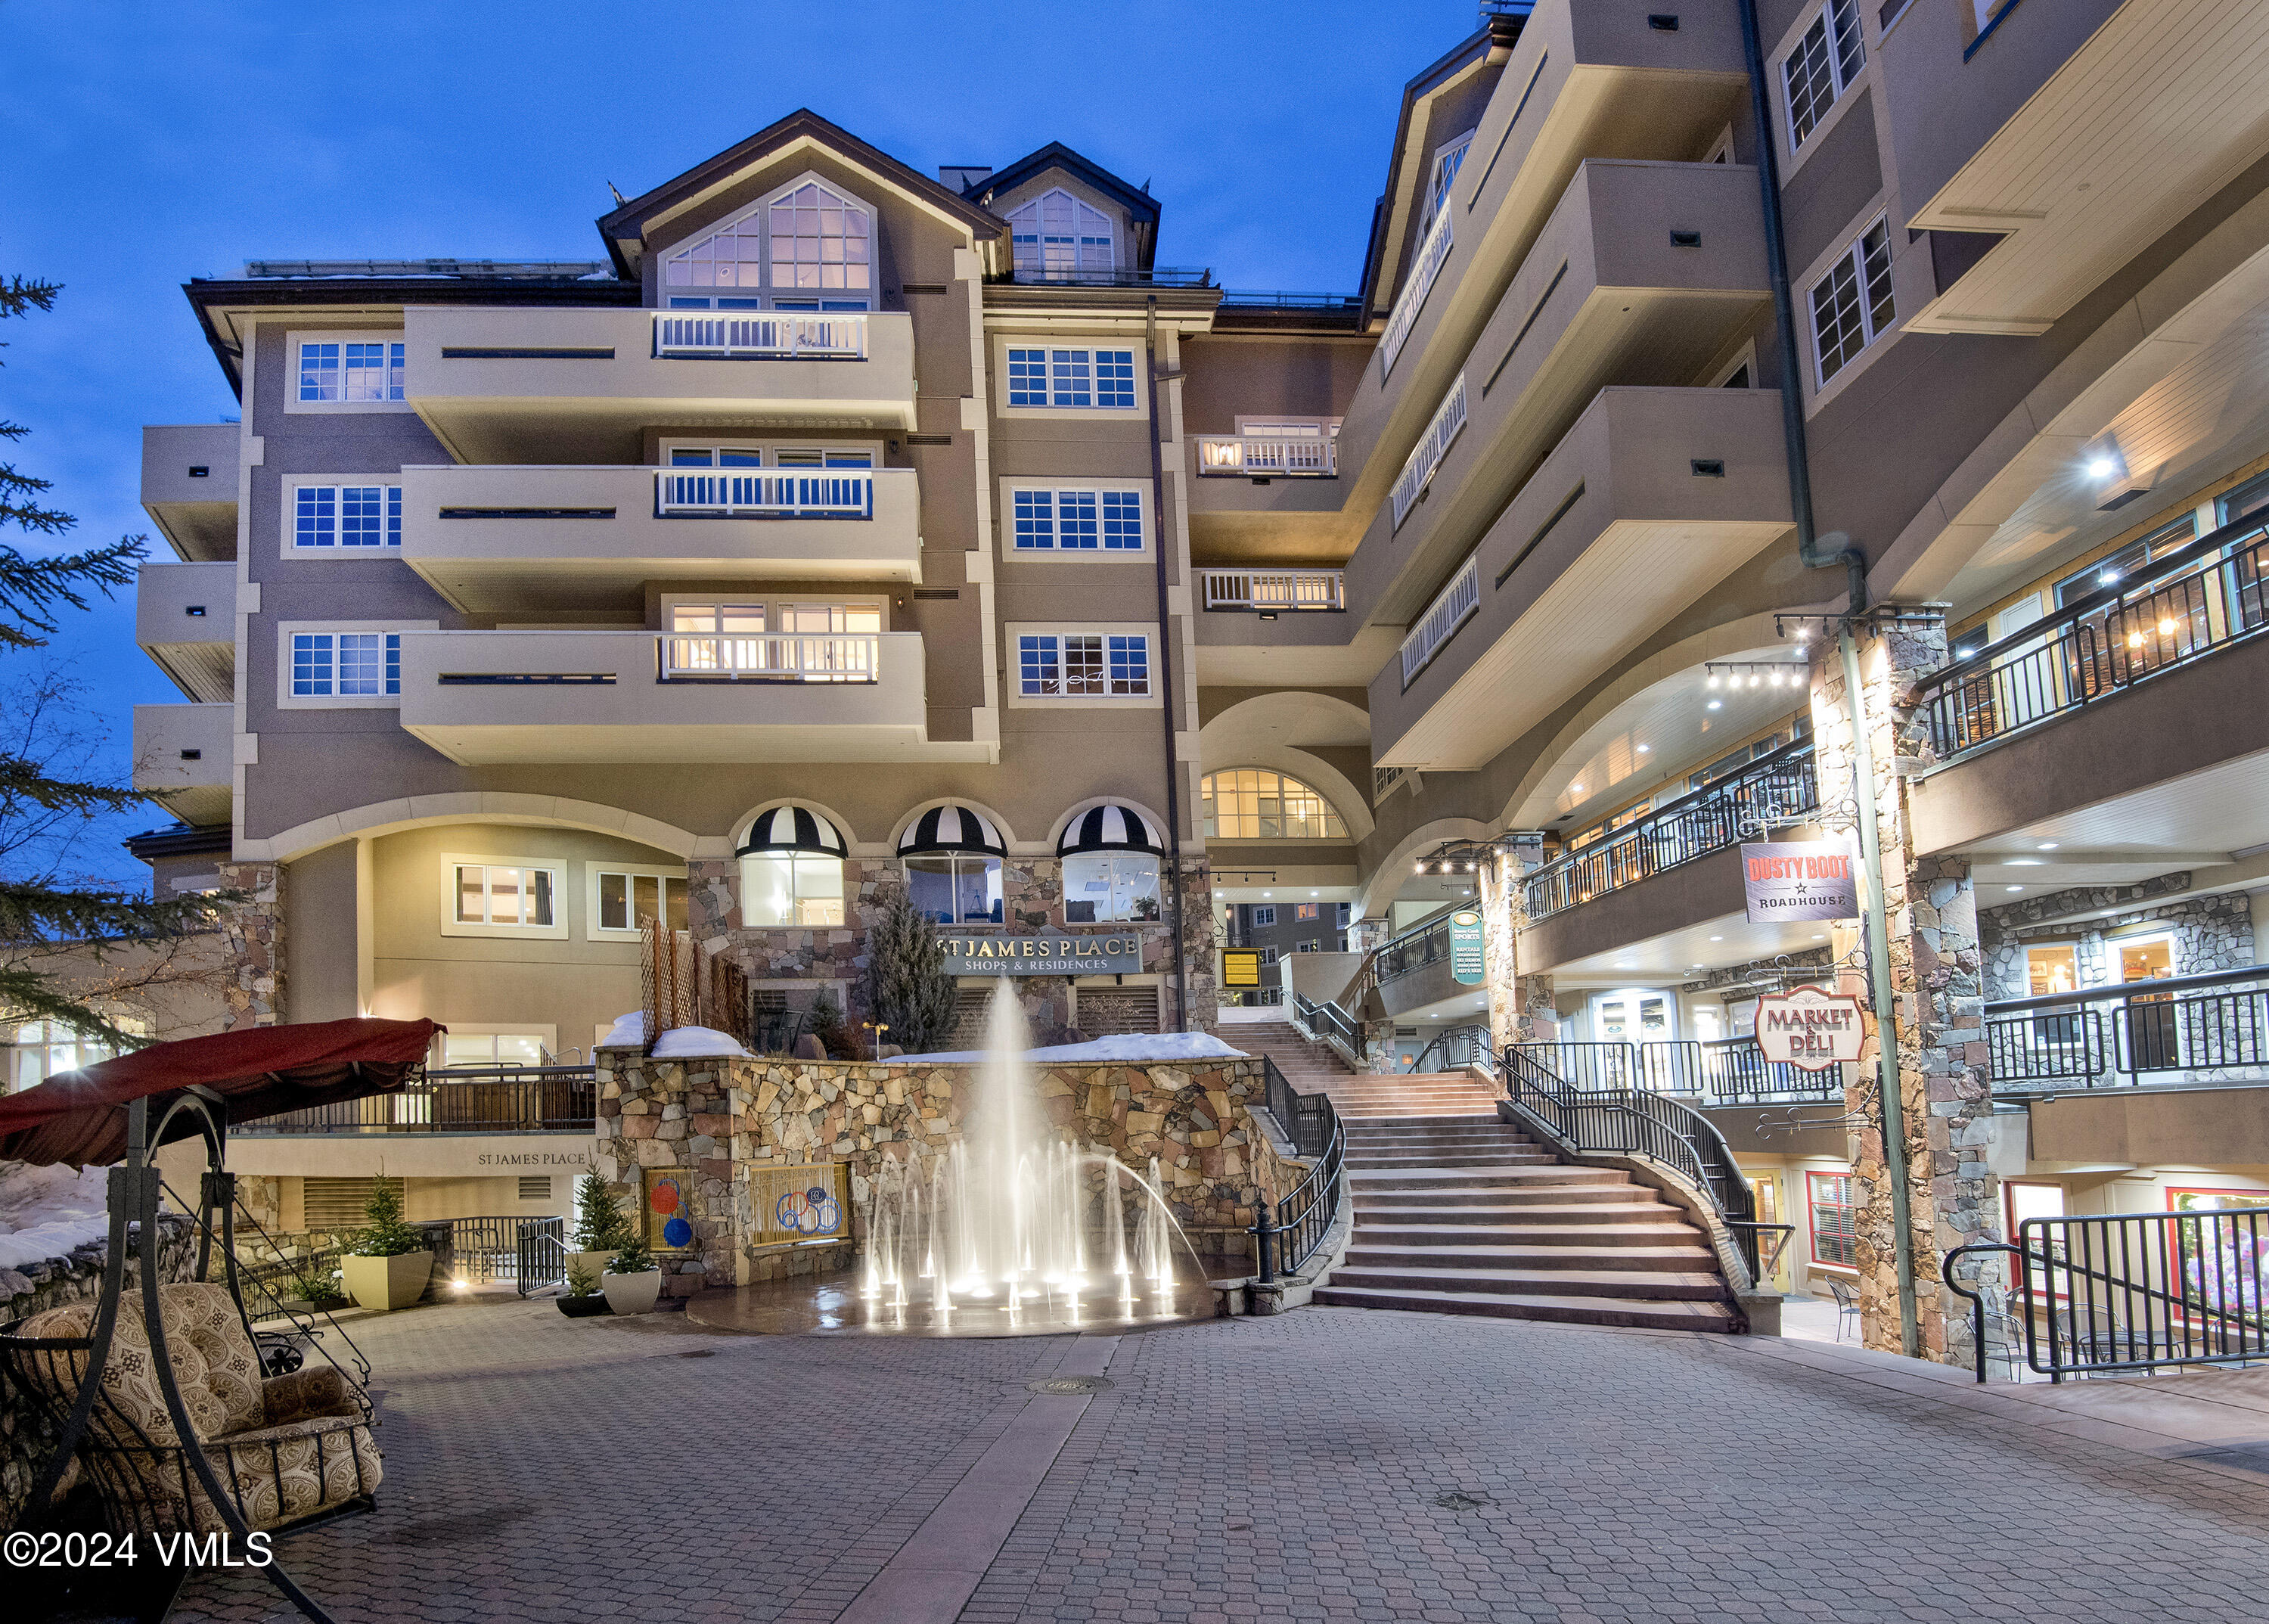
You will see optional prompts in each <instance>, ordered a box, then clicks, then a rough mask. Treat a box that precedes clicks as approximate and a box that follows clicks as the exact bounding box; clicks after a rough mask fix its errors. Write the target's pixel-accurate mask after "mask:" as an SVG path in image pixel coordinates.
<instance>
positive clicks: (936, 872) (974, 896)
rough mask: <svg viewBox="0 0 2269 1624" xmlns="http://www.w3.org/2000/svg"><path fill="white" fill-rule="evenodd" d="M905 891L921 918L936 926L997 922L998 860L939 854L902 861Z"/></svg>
mask: <svg viewBox="0 0 2269 1624" xmlns="http://www.w3.org/2000/svg"><path fill="white" fill-rule="evenodd" d="M906 891H907V893H908V895H910V896H911V897H913V904H914V906H915V907H916V908H918V909H920V911H921V914H922V917H923V918H925V919H931V920H934V921H935V923H937V924H940V925H998V924H999V923H1000V922H1001V860H1000V859H999V858H997V857H986V856H981V855H978V854H975V853H967V852H939V853H932V854H930V855H928V856H925V857H909V858H907V859H906Z"/></svg>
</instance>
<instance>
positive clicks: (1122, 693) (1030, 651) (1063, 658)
mask: <svg viewBox="0 0 2269 1624" xmlns="http://www.w3.org/2000/svg"><path fill="white" fill-rule="evenodd" d="M1016 683H1017V690H1018V691H1019V692H1020V693H1024V694H1029V695H1031V696H1033V697H1035V698H1083V697H1090V698H1100V697H1104V696H1111V697H1115V698H1143V697H1145V696H1147V695H1148V694H1149V691H1150V639H1149V638H1148V637H1146V636H1143V635H1141V634H1135V635H1132V636H1100V635H1098V636H1077V635H1064V636H1057V635H1052V634H1046V633H1042V634H1036V635H1028V636H1020V637H1018V638H1017V639H1016Z"/></svg>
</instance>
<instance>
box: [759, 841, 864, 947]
mask: <svg viewBox="0 0 2269 1624" xmlns="http://www.w3.org/2000/svg"><path fill="white" fill-rule="evenodd" d="M741 921H742V923H743V924H744V925H750V926H759V927H773V928H778V927H793V926H808V927H809V926H821V927H834V926H841V925H842V923H843V860H842V859H841V858H839V857H826V856H823V855H821V854H819V853H816V852H784V851H783V852H751V853H748V854H747V855H746V856H744V857H743V858H742V859H741Z"/></svg>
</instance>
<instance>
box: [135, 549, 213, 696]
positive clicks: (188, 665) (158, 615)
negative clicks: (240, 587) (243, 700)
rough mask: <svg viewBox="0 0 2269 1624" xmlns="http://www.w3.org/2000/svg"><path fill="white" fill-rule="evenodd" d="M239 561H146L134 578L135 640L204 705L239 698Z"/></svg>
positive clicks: (162, 668) (179, 686)
mask: <svg viewBox="0 0 2269 1624" xmlns="http://www.w3.org/2000/svg"><path fill="white" fill-rule="evenodd" d="M235 639H236V565H234V564H233V563H227V564H145V565H143V566H142V568H141V570H140V571H139V572H137V574H136V575H135V578H134V640H135V641H136V642H137V643H138V644H140V645H141V646H142V652H143V653H146V654H148V655H149V656H150V658H151V659H152V660H154V661H157V662H158V666H159V669H160V670H162V671H164V672H165V674H166V675H167V676H169V677H171V678H172V679H173V681H174V686H176V687H177V688H179V689H180V690H181V691H182V692H183V693H184V694H187V695H188V697H189V698H191V699H194V700H196V701H198V702H199V703H200V704H207V705H215V704H220V703H224V702H225V701H227V700H231V699H233V698H236V641H235Z"/></svg>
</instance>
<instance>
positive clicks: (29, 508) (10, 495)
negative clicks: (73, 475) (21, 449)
mask: <svg viewBox="0 0 2269 1624" xmlns="http://www.w3.org/2000/svg"><path fill="white" fill-rule="evenodd" d="M53 484H54V481H52V480H47V479H34V478H33V476H31V475H29V474H19V473H18V472H17V471H16V465H15V464H14V463H12V462H0V523H7V524H12V525H15V526H17V527H18V528H21V529H26V530H36V531H38V532H40V533H41V535H62V534H63V532H64V531H66V530H68V529H70V528H71V527H72V526H73V525H75V524H77V523H78V519H77V518H76V517H75V516H74V515H72V514H70V513H64V512H63V510H62V509H61V508H58V507H41V506H37V505H35V504H33V503H32V502H29V501H26V500H22V499H20V498H26V497H33V496H36V495H38V494H39V493H40V492H41V491H45V490H48V489H49V488H50V487H51V486H52V485H53Z"/></svg>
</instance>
